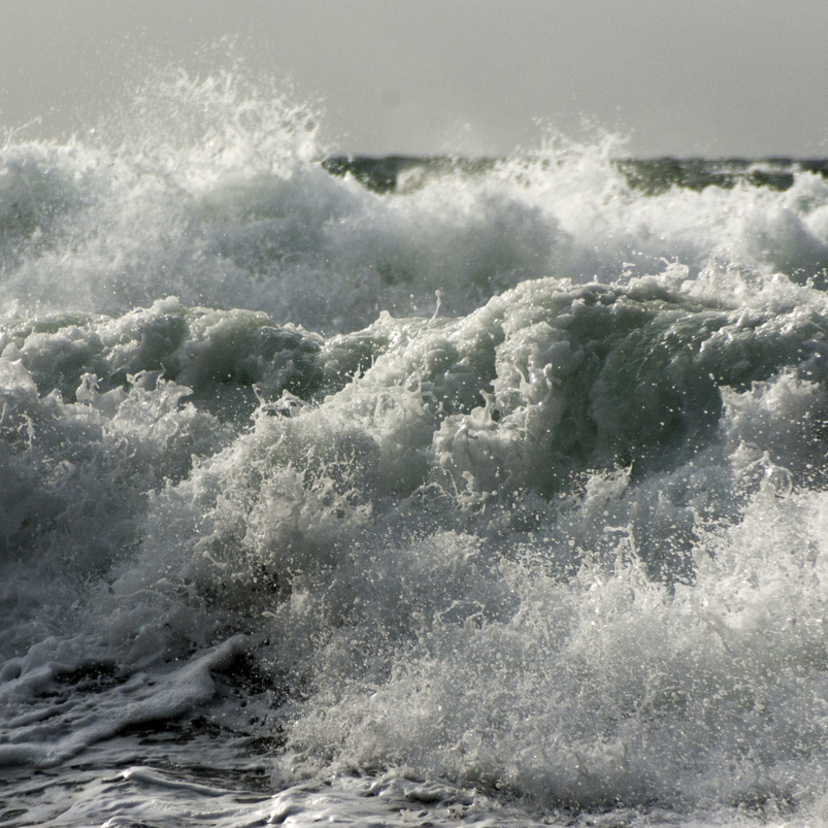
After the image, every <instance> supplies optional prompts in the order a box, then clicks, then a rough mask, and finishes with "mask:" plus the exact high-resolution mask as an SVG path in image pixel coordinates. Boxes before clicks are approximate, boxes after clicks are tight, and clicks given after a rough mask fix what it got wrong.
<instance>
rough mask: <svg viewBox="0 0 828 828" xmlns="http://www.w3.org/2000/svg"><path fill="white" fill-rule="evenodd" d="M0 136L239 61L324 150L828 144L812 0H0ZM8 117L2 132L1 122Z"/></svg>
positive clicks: (825, 16)
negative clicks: (314, 131)
mask: <svg viewBox="0 0 828 828" xmlns="http://www.w3.org/2000/svg"><path fill="white" fill-rule="evenodd" d="M0 14H2V25H1V26H0V145H2V142H3V140H4V138H5V139H7V138H8V136H9V135H10V134H14V135H16V136H26V137H36V138H42V137H46V138H58V139H61V140H62V139H64V138H66V137H67V136H68V135H69V134H71V133H73V132H74V133H81V132H83V131H84V130H87V129H92V128H94V127H95V126H96V124H98V123H99V122H101V121H104V120H106V119H108V118H109V119H111V118H112V117H113V114H112V113H114V112H117V111H118V110H119V107H122V106H124V105H125V104H128V101H129V99H130V96H132V95H134V94H135V90H136V89H137V88H139V87H140V86H141V84H142V83H145V82H146V79H147V78H148V77H149V76H150V73H151V70H152V69H159V68H163V67H165V66H170V65H178V66H182V67H185V68H189V69H190V71H192V72H199V73H204V72H209V71H211V67H210V66H208V65H207V64H208V63H209V62H213V63H214V64H215V66H214V67H213V68H214V69H215V70H218V69H220V68H221V63H222V61H224V63H225V68H227V67H228V66H229V65H230V59H229V58H228V57H227V51H226V49H224V48H223V47H218V48H216V47H215V44H218V43H220V42H222V39H224V38H229V39H230V40H231V41H233V42H234V44H235V45H234V46H233V54H234V55H236V56H237V57H238V56H241V57H243V59H244V62H245V65H246V67H247V69H248V71H249V72H251V73H252V74H254V75H255V76H257V77H267V78H272V79H275V80H276V82H277V83H278V84H283V85H284V87H285V88H288V87H289V88H290V89H292V90H293V93H294V94H295V95H298V96H299V97H300V98H302V99H303V100H307V101H311V102H314V103H317V102H318V104H319V106H320V107H321V109H322V110H323V111H324V115H323V118H322V125H323V126H322V136H323V138H324V139H325V141H326V142H327V143H328V144H330V145H331V146H332V147H334V148H336V149H337V150H338V151H340V152H347V153H354V154H370V155H382V154H389V153H401V154H420V155H424V154H439V153H447V152H448V153H451V152H457V153H462V154H466V155H504V154H507V153H509V152H511V151H513V150H515V149H516V148H518V147H524V148H531V147H532V146H533V145H538V144H539V143H540V141H541V140H542V137H543V135H544V134H546V133H548V132H552V133H560V134H563V135H567V136H570V137H572V138H581V137H584V136H587V135H591V134H594V131H595V130H606V131H610V132H613V133H618V134H619V135H622V136H624V137H625V138H626V139H627V145H626V151H627V153H628V154H630V155H637V156H639V157H647V156H658V155H676V156H688V155H695V156H709V157H710V156H746V157H758V156H768V155H788V156H796V157H810V156H828V47H827V46H826V32H828V2H826V0H784V2H783V0H404V2H403V1H401V0H128V1H127V0H3V3H2V9H0ZM12 130H16V132H14V133H12Z"/></svg>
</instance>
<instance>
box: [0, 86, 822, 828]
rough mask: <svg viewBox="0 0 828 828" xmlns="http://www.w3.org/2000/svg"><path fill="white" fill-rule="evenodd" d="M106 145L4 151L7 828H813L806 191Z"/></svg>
mask: <svg viewBox="0 0 828 828" xmlns="http://www.w3.org/2000/svg"><path fill="white" fill-rule="evenodd" d="M116 122H117V129H116V128H115V126H113V125H109V126H107V125H102V126H100V127H98V128H96V129H95V130H91V131H89V132H88V133H83V134H78V135H75V136H74V137H72V138H69V139H66V140H61V141H58V140H36V139H33V138H26V137H25V131H23V132H20V133H9V134H8V135H7V136H6V138H5V142H4V143H3V145H2V148H0V619H1V621H0V825H3V826H6V825H8V826H11V825H14V826H23V825H38V826H87V825H90V826H91V825H102V826H144V827H145V828H149V826H165V827H166V826H195V825H214V826H227V828H241V826H255V825H269V824H284V825H295V826H299V825H311V824H318V823H320V822H324V823H326V824H332V825H351V826H354V825H368V826H407V825H433V826H454V825H475V826H527V825H535V824H537V825H540V824H553V825H583V826H586V825H595V826H621V825H624V826H645V825H646V826H659V825H670V826H676V825H681V826H685V825H687V826H690V825H692V826H707V825H715V826H722V825H728V826H729V825H741V826H751V825H756V826H758V825H783V824H784V825H788V826H791V825H816V824H825V823H826V821H828V462H827V461H826V455H828V162H825V161H823V160H820V159H799V160H797V159H785V158H775V159H773V158H772V159H720V160H712V159H681V158H677V159H676V158H661V159H639V160H636V159H635V158H631V157H630V156H629V155H628V154H625V152H624V144H623V142H621V141H619V140H618V139H616V138H615V137H613V136H612V135H603V136H601V135H596V136H595V137H594V139H590V140H587V141H581V142H577V141H572V140H566V139H564V138H561V137H557V136H554V135H544V136H541V137H539V139H538V142H537V146H535V147H526V148H517V149H515V151H514V152H513V153H511V154H510V155H508V156H505V157H501V158H483V159H479V158H463V157H453V156H449V155H446V156H441V157H434V158H410V157H405V156H391V157H385V158H369V157H350V156H345V155H342V154H340V153H337V152H336V150H335V148H334V149H331V148H328V147H326V146H324V145H323V143H322V141H321V140H320V138H319V130H320V126H319V124H320V117H319V116H318V115H317V114H316V112H315V111H314V110H313V109H312V108H311V107H307V106H304V105H300V104H296V103H295V102H293V101H291V100H290V99H288V98H286V97H283V96H281V95H280V94H279V93H278V92H277V91H273V90H262V89H260V88H257V87H255V86H250V85H249V84H245V83H241V82H239V81H237V80H236V79H234V76H233V75H232V73H225V74H216V75H214V76H207V77H201V78H197V77H191V76H188V75H186V74H184V73H179V74H175V73H173V74H172V76H170V77H168V78H167V80H166V81H165V82H164V83H158V84H157V85H156V86H154V87H153V88H152V91H151V93H149V92H146V93H143V94H142V95H139V96H138V97H137V98H136V102H135V104H134V106H133V108H132V109H130V110H128V111H124V112H121V113H118V116H117V118H113V123H116ZM119 130H120V131H119Z"/></svg>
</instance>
